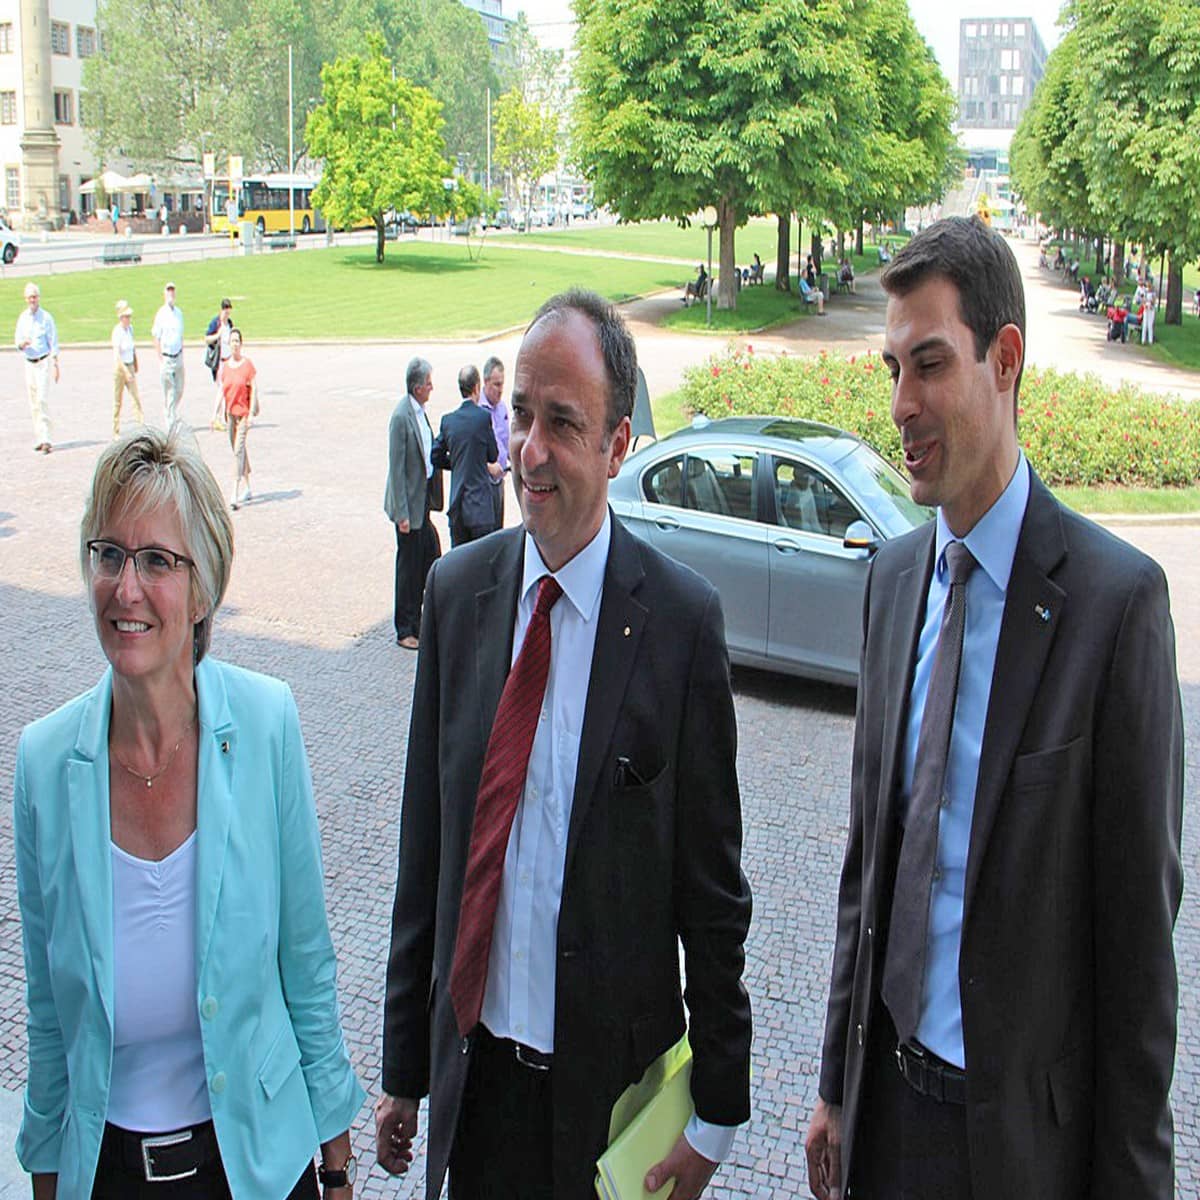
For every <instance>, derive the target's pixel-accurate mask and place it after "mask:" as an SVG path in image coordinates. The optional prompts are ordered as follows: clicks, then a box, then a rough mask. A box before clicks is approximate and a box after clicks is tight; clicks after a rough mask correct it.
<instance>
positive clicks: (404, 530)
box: [396, 517, 411, 533]
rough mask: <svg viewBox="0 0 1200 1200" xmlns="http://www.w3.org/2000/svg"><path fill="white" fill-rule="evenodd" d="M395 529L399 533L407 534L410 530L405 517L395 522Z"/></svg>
mask: <svg viewBox="0 0 1200 1200" xmlns="http://www.w3.org/2000/svg"><path fill="white" fill-rule="evenodd" d="M396 528H397V529H398V530H400V532H401V533H407V532H408V531H409V529H410V528H411V526H410V525H409V523H408V518H407V517H406V518H405V519H404V520H403V521H397V522H396Z"/></svg>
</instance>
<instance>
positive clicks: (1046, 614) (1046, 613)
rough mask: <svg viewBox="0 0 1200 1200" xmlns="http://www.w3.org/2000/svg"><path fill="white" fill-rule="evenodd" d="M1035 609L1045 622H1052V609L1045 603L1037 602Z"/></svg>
mask: <svg viewBox="0 0 1200 1200" xmlns="http://www.w3.org/2000/svg"><path fill="white" fill-rule="evenodd" d="M1033 611H1034V612H1035V613H1037V615H1038V616H1039V617H1041V618H1042V620H1043V622H1045V623H1046V624H1049V623H1050V610H1049V609H1048V608H1047V607H1046V606H1045V605H1044V604H1035V605H1034V606H1033Z"/></svg>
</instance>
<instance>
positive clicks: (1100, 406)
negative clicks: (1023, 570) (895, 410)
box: [682, 346, 1200, 488]
mask: <svg viewBox="0 0 1200 1200" xmlns="http://www.w3.org/2000/svg"><path fill="white" fill-rule="evenodd" d="M682 391H683V404H684V408H685V410H688V409H690V410H691V411H692V412H696V413H703V414H705V415H706V416H708V417H712V418H716V417H728V416H750V415H758V416H771V415H779V416H788V417H804V418H807V419H810V420H817V421H824V422H826V423H827V424H829V425H836V426H838V427H839V428H841V429H847V430H849V431H850V432H852V433H855V434H857V435H858V436H859V437H861V438H862V439H863V441H865V442H867V443H868V444H869V445H872V446H874V447H875V448H876V449H877V450H878V451H879V452H880V454H882V455H883V456H884V457H885V458H886V459H888V460H889V461H890V462H892V463H893V464H894V465H895V466H896V467H897V469H899V470H901V471H902V470H903V458H902V455H901V451H900V435H899V433H898V432H897V430H896V427H895V425H894V424H893V423H892V418H891V412H890V404H891V379H890V377H889V375H888V369H887V366H886V365H885V364H884V362H883V359H882V358H881V357H880V356H879V355H878V354H874V353H867V354H860V355H853V356H851V357H849V358H845V357H842V356H840V355H834V354H828V353H826V352H824V351H822V353H821V354H820V355H818V356H817V357H816V358H798V357H794V356H791V355H788V354H786V353H784V354H782V355H779V356H775V355H756V354H755V353H754V348H753V346H747V347H746V348H745V349H744V350H730V351H727V352H726V353H724V354H721V355H717V356H714V357H713V358H711V359H709V360H708V361H707V362H705V363H703V364H701V365H699V366H695V367H691V368H689V369H688V370H687V371H686V372H685V373H684V380H683V389H682ZM1017 415H1018V421H1017V429H1018V435H1019V437H1020V440H1021V445H1022V446H1023V447H1024V449H1025V454H1026V456H1027V457H1028V459H1029V461H1030V462H1031V463H1032V464H1033V466H1034V468H1035V469H1036V470H1037V472H1038V474H1039V475H1040V476H1041V477H1042V479H1043V480H1044V481H1045V482H1046V483H1047V484H1049V485H1050V486H1052V487H1088V486H1095V485H1099V484H1116V485H1121V486H1124V487H1145V488H1158V487H1172V486H1180V487H1182V486H1189V485H1191V484H1194V483H1196V481H1197V480H1198V479H1200V404H1198V403H1196V402H1193V401H1183V400H1179V399H1177V398H1175V397H1166V396H1160V395H1157V394H1152V393H1149V392H1145V391H1143V390H1142V389H1141V388H1138V387H1135V386H1134V385H1132V384H1128V383H1127V384H1123V385H1122V386H1121V387H1120V388H1118V389H1116V390H1115V391H1114V390H1113V389H1112V388H1110V387H1108V386H1107V385H1106V384H1104V383H1103V382H1102V381H1101V380H1100V379H1098V378H1097V377H1096V376H1095V375H1077V374H1075V373H1073V372H1065V371H1054V370H1045V371H1034V370H1028V371H1026V372H1025V375H1024V377H1023V379H1022V381H1021V391H1020V406H1019V408H1018V410H1017Z"/></svg>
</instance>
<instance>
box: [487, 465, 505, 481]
mask: <svg viewBox="0 0 1200 1200" xmlns="http://www.w3.org/2000/svg"><path fill="white" fill-rule="evenodd" d="M487 469H488V474H489V475H490V476H491V477H492V478H493V479H499V478H500V476H501V475H503V474H504V468H503V467H502V466H501V465H500V464H499V463H498V462H494V463H488V465H487Z"/></svg>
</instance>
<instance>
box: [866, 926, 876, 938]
mask: <svg viewBox="0 0 1200 1200" xmlns="http://www.w3.org/2000/svg"><path fill="white" fill-rule="evenodd" d="M874 936H875V930H874V928H873V927H872V926H870V925H868V926H867V937H869V938H873V937H874Z"/></svg>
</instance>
